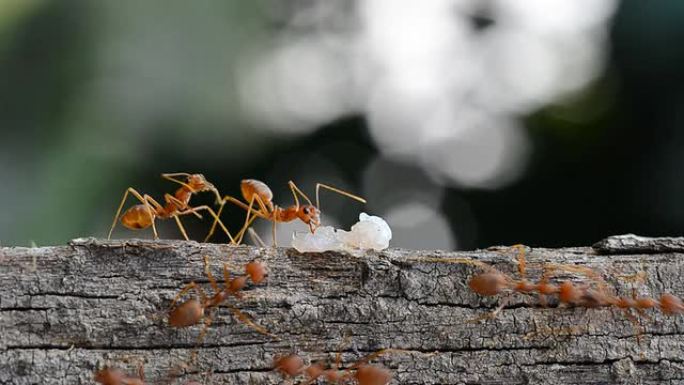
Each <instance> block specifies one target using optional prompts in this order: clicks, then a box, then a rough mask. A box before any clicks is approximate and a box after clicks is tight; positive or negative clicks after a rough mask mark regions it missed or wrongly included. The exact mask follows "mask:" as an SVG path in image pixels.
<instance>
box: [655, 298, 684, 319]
mask: <svg viewBox="0 0 684 385" xmlns="http://www.w3.org/2000/svg"><path fill="white" fill-rule="evenodd" d="M660 309H661V310H662V311H663V313H665V314H668V315H674V314H682V313H684V303H682V300H681V299H679V298H677V297H675V296H674V295H672V294H663V295H661V296H660Z"/></svg>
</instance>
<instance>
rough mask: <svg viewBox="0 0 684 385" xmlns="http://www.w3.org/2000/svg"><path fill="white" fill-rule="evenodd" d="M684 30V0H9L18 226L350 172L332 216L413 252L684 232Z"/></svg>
mask: <svg viewBox="0 0 684 385" xmlns="http://www.w3.org/2000/svg"><path fill="white" fill-rule="evenodd" d="M683 39H684V2H682V1H681V0H662V1H658V2H644V1H639V0H632V1H622V2H620V1H617V0H521V1H509V0H429V1H427V0H426V1H394V0H363V1H351V0H349V1H332V0H330V1H314V0H294V1H287V2H284V1H278V0H270V1H269V0H258V1H242V0H203V1H194V2H192V5H190V3H188V2H186V1H182V0H163V1H161V0H159V1H137V0H118V1H108V2H96V1H85V0H84V1H75V0H74V1H67V0H59V1H58V0H0V179H1V180H2V184H1V186H0V202H1V203H0V242H2V245H29V244H31V242H35V243H36V244H38V245H47V244H61V243H64V242H66V241H67V240H69V239H71V238H75V237H81V236H97V237H104V236H106V234H107V231H108V230H109V226H110V225H111V221H112V218H113V216H114V213H115V211H116V208H117V206H118V204H119V201H120V199H121V196H122V194H123V192H124V191H125V189H126V188H127V187H129V186H132V187H134V188H136V189H137V190H138V191H141V192H143V193H149V194H151V195H152V196H154V197H156V198H158V199H159V200H161V199H162V196H163V193H165V192H173V191H174V190H175V189H176V188H177V187H178V186H177V185H174V184H172V183H170V182H168V181H164V180H162V179H161V178H160V177H159V174H161V173H162V172H181V171H184V172H192V173H194V172H199V173H203V174H204V175H205V176H206V177H207V178H208V179H209V180H210V181H211V182H213V183H214V184H215V185H216V186H217V187H218V188H219V190H220V191H221V192H222V193H223V194H231V195H238V196H239V193H240V192H239V191H240V190H239V182H240V180H241V179H243V178H257V179H260V180H263V181H264V182H266V183H268V184H269V185H270V186H271V187H272V189H273V191H274V194H275V202H276V203H278V204H280V205H288V204H291V203H292V196H291V195H290V193H289V190H288V189H287V181H288V180H290V179H292V180H294V181H295V182H297V184H298V185H299V186H300V187H301V188H302V189H303V190H304V191H306V192H308V193H310V194H311V195H313V186H314V185H315V183H316V182H322V183H326V184H330V185H333V186H336V187H339V188H341V189H345V190H348V191H350V192H353V193H356V194H359V195H362V196H363V197H365V198H366V199H368V204H367V205H366V206H365V207H364V206H363V205H360V204H358V203H356V202H354V201H350V200H348V199H347V198H344V197H342V196H339V195H335V194H333V193H323V194H322V196H321V205H322V209H323V221H324V223H325V224H334V225H337V226H342V227H345V228H348V227H349V226H350V225H351V224H353V223H354V222H355V221H356V220H357V218H358V214H359V212H361V211H367V212H368V213H371V214H374V215H380V216H383V217H384V218H386V219H387V221H388V222H389V223H390V225H391V227H392V229H393V232H394V238H393V240H392V245H393V246H401V247H409V248H422V249H472V248H476V247H486V246H489V245H494V244H513V243H525V244H528V245H532V246H541V245H543V246H567V245H588V244H591V243H593V242H595V241H597V240H599V239H600V238H602V237H604V236H607V235H611V234H618V233H626V232H634V233H639V234H643V235H681V233H682V229H684V202H681V201H682V200H684V179H683V178H682V177H681V172H680V171H679V170H680V169H681V167H682V165H684V130H682V128H684V70H682V68H684V44H682V41H683ZM135 203H136V202H134V200H133V199H130V200H129V203H128V205H129V206H130V205H133V204H135ZM192 203H193V204H201V203H208V204H212V203H213V200H212V196H211V195H210V194H203V195H200V196H198V197H195V198H193V201H192ZM243 218H244V212H242V211H240V210H238V209H236V208H234V207H230V209H228V210H227V211H226V212H225V215H224V216H223V219H224V221H225V222H226V224H227V225H228V226H230V227H231V229H236V228H238V227H239V225H240V223H241V222H242V221H243ZM184 222H185V223H186V225H187V227H188V229H189V232H190V234H191V237H192V238H194V239H202V238H203V236H204V235H205V234H206V232H207V230H208V227H209V223H210V222H209V221H208V220H205V221H199V220H196V219H194V218H189V217H185V218H184ZM295 228H296V229H302V228H303V227H298V226H291V225H287V226H285V225H283V226H280V227H279V237H280V238H281V240H280V244H283V245H288V244H289V240H290V237H291V234H292V230H293V229H295ZM257 229H258V230H259V232H260V233H262V234H264V235H265V239H266V240H267V241H269V242H270V225H269V224H268V223H260V224H259V225H258V226H257ZM159 231H160V235H161V236H162V237H163V238H180V234H179V232H178V230H177V229H176V228H175V225H174V223H173V221H165V223H160V224H159ZM150 236H151V231H150V230H146V231H142V232H133V231H129V230H126V229H124V228H122V227H120V226H119V227H118V228H117V230H116V231H115V237H117V238H129V237H150ZM213 241H215V242H224V241H225V238H222V237H221V236H216V237H215V238H213Z"/></svg>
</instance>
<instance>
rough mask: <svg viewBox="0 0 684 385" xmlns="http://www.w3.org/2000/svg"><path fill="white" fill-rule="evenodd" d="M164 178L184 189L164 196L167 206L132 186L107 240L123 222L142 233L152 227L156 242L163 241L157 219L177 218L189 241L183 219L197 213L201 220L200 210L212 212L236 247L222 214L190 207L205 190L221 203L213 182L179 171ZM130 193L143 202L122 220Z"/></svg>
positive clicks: (120, 207)
mask: <svg viewBox="0 0 684 385" xmlns="http://www.w3.org/2000/svg"><path fill="white" fill-rule="evenodd" d="M161 176H162V178H164V179H166V180H169V181H172V182H175V183H178V184H180V185H181V187H180V188H179V189H178V190H176V192H175V193H174V194H173V195H171V194H168V193H167V194H164V201H165V202H166V204H165V205H163V206H162V205H161V204H160V203H159V202H157V201H156V200H154V198H152V197H151V196H150V195H147V194H145V195H142V194H140V193H139V192H138V191H136V190H135V189H134V188H132V187H129V188H127V189H126V192H125V193H124V195H123V198H122V199H121V203H120V204H119V208H118V209H117V211H116V215H115V216H114V221H113V223H112V227H111V229H110V230H109V235H107V239H111V237H112V232H113V231H114V227H116V223H117V221H118V220H119V219H120V220H121V224H122V225H123V226H124V227H126V228H128V229H131V230H141V229H146V228H148V227H150V226H151V227H152V232H153V233H154V239H159V235H158V234H157V228H156V226H155V220H156V219H168V218H172V217H173V219H175V220H176V224H177V225H178V228H179V229H180V232H181V234H182V235H183V238H185V240H189V238H188V234H187V232H186V231H185V228H184V227H183V224H182V223H181V221H180V218H179V217H180V216H181V215H188V214H193V215H195V216H197V217H198V218H202V216H201V215H200V214H198V211H201V210H206V211H207V212H209V214H211V216H212V217H214V226H216V224H217V223H218V224H219V225H220V227H221V229H222V230H223V232H224V233H226V235H228V238H230V241H231V243H232V244H235V239H234V238H233V236H232V235H231V234H230V232H229V231H228V229H227V228H226V227H225V226H224V225H223V222H221V221H220V220H219V217H218V215H217V214H216V213H215V212H214V210H213V209H212V208H211V207H209V206H206V205H202V206H197V207H190V205H189V203H190V198H191V197H192V195H193V194H196V193H199V192H203V191H211V192H213V193H214V194H215V195H216V199H217V201H219V200H220V199H221V195H220V194H219V192H218V190H217V189H216V187H214V185H212V184H211V183H209V182H208V181H207V180H206V179H205V178H204V175H202V174H188V173H183V172H179V173H171V174H162V175H161ZM176 177H185V178H186V180H185V181H182V180H179V179H176ZM129 193H130V194H131V195H133V196H134V197H135V198H137V199H138V200H139V201H140V202H141V203H140V204H137V205H135V206H132V207H131V208H129V209H128V210H126V212H124V213H123V215H121V217H119V214H121V210H122V209H123V206H124V203H126V198H128V194H129Z"/></svg>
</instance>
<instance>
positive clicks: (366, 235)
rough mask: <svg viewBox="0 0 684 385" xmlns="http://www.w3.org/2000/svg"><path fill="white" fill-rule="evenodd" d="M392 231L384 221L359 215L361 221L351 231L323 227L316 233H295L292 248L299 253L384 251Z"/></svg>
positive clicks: (364, 214)
mask: <svg viewBox="0 0 684 385" xmlns="http://www.w3.org/2000/svg"><path fill="white" fill-rule="evenodd" d="M390 239H392V230H391V229H390V227H389V225H388V224H387V222H385V220H384V219H382V218H380V217H376V216H372V215H368V214H366V213H361V214H360V215H359V221H358V222H356V224H354V225H353V226H352V227H351V231H345V230H340V229H335V228H333V227H330V226H321V227H319V228H318V229H316V232H315V233H313V234H312V233H309V232H306V233H295V234H293V236H292V247H294V248H295V249H297V251H299V252H322V251H354V250H368V249H373V250H377V251H380V250H384V249H386V248H387V247H389V241H390Z"/></svg>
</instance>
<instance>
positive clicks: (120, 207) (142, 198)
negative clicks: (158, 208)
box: [107, 187, 157, 239]
mask: <svg viewBox="0 0 684 385" xmlns="http://www.w3.org/2000/svg"><path fill="white" fill-rule="evenodd" d="M129 193H130V194H132V195H133V196H134V197H135V198H136V199H138V200H139V201H140V203H142V204H144V205H145V206H147V209H148V210H149V211H150V216H152V214H153V213H152V210H151V209H150V207H149V202H148V201H147V199H145V197H143V196H142V195H141V194H140V193H139V192H138V191H136V190H135V189H134V188H133V187H129V188H127V189H126V192H124V195H123V198H121V203H120V204H119V208H118V209H117V210H116V215H114V221H112V227H111V228H110V229H109V234H108V235H107V239H111V238H112V233H113V232H114V227H116V222H117V221H118V220H119V215H121V210H122V209H123V206H124V203H126V198H128V194H129ZM152 223H153V224H154V221H152ZM155 238H157V234H156V230H155Z"/></svg>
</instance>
